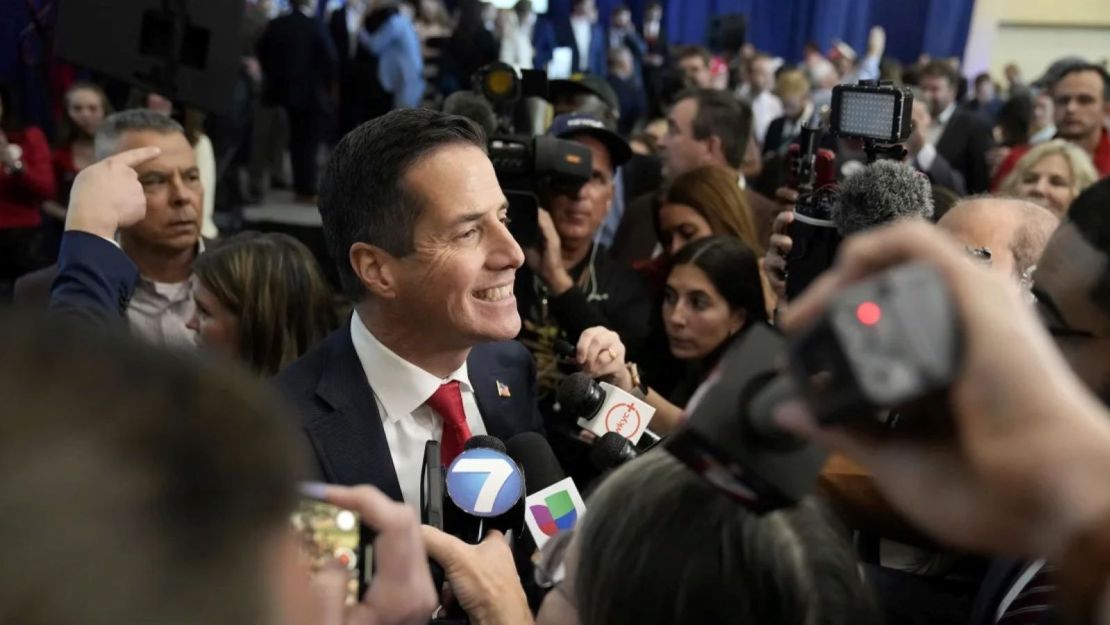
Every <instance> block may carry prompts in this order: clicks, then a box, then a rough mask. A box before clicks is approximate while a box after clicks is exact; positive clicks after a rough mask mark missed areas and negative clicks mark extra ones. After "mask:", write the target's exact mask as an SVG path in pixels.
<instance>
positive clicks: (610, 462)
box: [590, 432, 640, 471]
mask: <svg viewBox="0 0 1110 625" xmlns="http://www.w3.org/2000/svg"><path fill="white" fill-rule="evenodd" d="M639 456H640V452H639V451H637V450H636V447H635V446H634V445H633V444H632V441H630V440H628V439H627V438H625V437H623V436H621V435H620V434H617V433H616V432H606V433H605V434H604V435H603V436H602V437H601V438H599V439H597V440H596V441H594V444H593V448H592V449H590V463H591V464H593V465H594V467H596V468H597V469H598V470H600V471H605V470H607V469H615V468H617V467H619V466H620V465H622V464H624V463H626V462H628V461H629V460H635V459H636V458H638V457H639Z"/></svg>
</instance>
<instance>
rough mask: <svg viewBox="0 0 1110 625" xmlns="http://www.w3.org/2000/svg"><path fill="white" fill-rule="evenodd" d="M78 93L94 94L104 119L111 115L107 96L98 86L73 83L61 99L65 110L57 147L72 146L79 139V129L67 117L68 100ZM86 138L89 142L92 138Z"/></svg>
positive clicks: (89, 83)
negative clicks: (98, 100)
mask: <svg viewBox="0 0 1110 625" xmlns="http://www.w3.org/2000/svg"><path fill="white" fill-rule="evenodd" d="M78 91H91V92H93V93H94V94H96V97H97V98H99V99H100V107H101V108H102V109H103V110H104V117H108V116H109V115H111V114H112V103H111V102H109V101H108V96H107V95H106V94H105V93H104V90H103V89H101V88H100V85H98V84H96V83H91V82H83V81H78V82H75V83H73V84H72V85H70V87H69V89H66V93H65V96H64V97H63V98H62V102H63V104H64V108H65V110H64V112H63V114H62V130H61V132H59V133H58V145H59V146H70V145H73V142H74V141H77V139H79V138H81V129H80V128H78V127H77V124H75V123H73V120H72V119H70V117H69V98H70V96H71V95H73V94H74V93H76V92H78ZM86 138H87V139H89V140H91V139H92V137H86Z"/></svg>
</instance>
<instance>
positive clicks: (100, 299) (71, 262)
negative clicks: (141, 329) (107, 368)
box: [50, 231, 139, 325]
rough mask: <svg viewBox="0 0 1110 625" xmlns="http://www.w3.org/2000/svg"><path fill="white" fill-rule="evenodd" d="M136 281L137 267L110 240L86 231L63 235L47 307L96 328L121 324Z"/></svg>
mask: <svg viewBox="0 0 1110 625" xmlns="http://www.w3.org/2000/svg"><path fill="white" fill-rule="evenodd" d="M138 280H139V268H138V267H136V266H135V263H133V262H131V259H130V258H128V257H127V254H124V253H123V250H121V249H120V248H119V247H117V246H116V245H114V244H113V243H112V242H111V241H107V240H105V239H102V238H100V237H98V236H96V235H94V234H89V233H87V232H76V231H70V232H66V233H65V234H64V235H63V236H62V245H61V248H60V249H59V251H58V267H57V276H56V277H54V280H53V285H52V286H51V290H50V308H51V309H52V310H54V311H58V312H62V313H64V314H66V315H69V316H71V317H80V318H82V319H84V320H87V321H90V322H93V323H96V324H98V325H103V324H109V325H111V324H123V323H124V320H125V314H126V311H127V304H128V302H130V301H131V295H132V294H133V293H134V292H135V285H136V284H137V283H138Z"/></svg>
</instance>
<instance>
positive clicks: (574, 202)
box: [514, 113, 651, 424]
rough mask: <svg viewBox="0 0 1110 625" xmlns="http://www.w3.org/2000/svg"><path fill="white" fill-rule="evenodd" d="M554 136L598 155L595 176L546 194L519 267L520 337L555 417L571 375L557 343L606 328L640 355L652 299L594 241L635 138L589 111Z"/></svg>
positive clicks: (558, 126)
mask: <svg viewBox="0 0 1110 625" xmlns="http://www.w3.org/2000/svg"><path fill="white" fill-rule="evenodd" d="M548 134H550V135H552V136H555V137H559V138H560V139H566V140H569V141H574V142H576V143H580V144H582V145H585V146H586V147H588V148H589V150H590V154H591V156H592V160H593V163H592V170H593V174H592V176H591V178H590V180H589V182H587V183H586V184H585V185H584V186H583V187H582V188H581V189H579V190H577V191H575V192H567V191H566V190H560V191H554V190H552V191H547V192H542V193H541V195H540V205H541V208H540V214H539V224H540V232H541V233H542V234H543V240H542V241H541V242H540V244H539V247H538V248H535V249H527V248H526V249H525V250H524V255H525V258H526V261H527V262H526V264H525V266H524V267H521V268H520V269H519V270H517V276H516V284H515V287H514V291H515V295H516V300H517V306H518V308H519V309H520V316H521V320H522V321H523V324H522V327H521V334H520V337H519V339H520V340H521V341H522V342H523V343H524V344H525V345H526V346H527V347H528V348H529V349H530V350H531V351H532V353H533V355H534V356H535V357H536V365H537V369H538V372H539V387H540V389H539V390H540V398H541V399H540V406H541V410H544V408H545V407H546V408H548V410H547V411H546V412H547V413H548V415H547V416H548V417H550V416H551V415H550V407H551V405H552V403H553V400H554V390H555V388H556V386H557V385H558V382H559V380H561V379H562V377H563V376H564V375H565V374H566V373H567V372H566V371H560V370H559V366H558V364H557V363H556V358H555V352H554V349H553V346H554V342H555V341H556V340H557V339H561V340H564V341H567V342H569V343H570V344H572V345H573V344H575V343H576V342H577V341H578V336H579V334H581V333H582V331H583V330H585V329H587V328H590V327H593V326H605V327H607V328H609V329H610V330H613V331H614V332H617V333H618V334H620V336H621V340H622V341H623V342H624V344H625V345H626V346H628V349H629V351H630V352H633V353H635V351H636V350H637V349H638V348H640V347H641V346H642V345H643V343H644V340H645V338H646V336H647V329H648V326H649V324H650V321H651V299H650V296H649V295H648V292H647V289H646V287H645V286H644V284H643V282H642V281H641V279H640V277H639V275H638V274H637V273H636V272H634V271H632V269H631V268H629V267H628V266H626V265H623V264H621V263H620V262H619V261H616V260H613V259H611V258H610V257H609V254H608V253H607V250H605V248H604V246H602V245H600V244H598V243H596V242H595V236H596V234H597V231H598V228H599V227H600V226H601V223H602V221H603V220H604V219H605V215H606V213H607V212H608V210H609V205H610V202H611V201H612V199H613V177H614V174H615V172H616V169H617V167H619V166H620V165H621V164H622V163H624V162H625V161H627V160H628V159H629V158H630V157H631V156H632V150H631V148H630V147H629V146H628V143H627V142H626V141H625V140H624V139H622V138H621V137H620V136H619V135H617V134H616V133H615V132H613V131H612V130H610V129H609V128H608V127H607V126H606V125H605V124H604V123H603V122H602V121H601V120H600V119H598V118H597V117H595V116H593V115H589V114H584V113H572V114H568V115H560V116H558V117H556V118H555V121H554V123H553V124H552V126H551V129H550V130H549V131H548ZM633 358H634V356H633ZM549 422H550V421H549ZM570 423H571V424H573V420H571V421H570Z"/></svg>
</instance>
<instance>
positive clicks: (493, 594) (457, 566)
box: [421, 525, 532, 625]
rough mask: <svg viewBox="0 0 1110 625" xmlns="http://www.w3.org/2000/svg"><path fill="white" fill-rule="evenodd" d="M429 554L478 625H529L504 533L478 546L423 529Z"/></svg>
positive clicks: (492, 534)
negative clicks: (440, 567) (441, 569)
mask: <svg viewBox="0 0 1110 625" xmlns="http://www.w3.org/2000/svg"><path fill="white" fill-rule="evenodd" d="M421 532H422V533H423V538H424V544H425V545H426V546H427V547H428V554H429V555H431V557H432V559H433V560H435V561H436V562H437V563H439V565H440V566H442V567H443V570H444V572H445V573H446V575H447V582H448V583H449V584H450V585H451V592H452V593H453V594H454V595H455V599H457V600H458V602H459V605H460V606H462V608H463V610H465V611H466V614H467V616H468V617H470V621H471V622H473V623H476V624H477V625H527V624H528V623H531V622H532V612H531V610H530V609H529V608H528V599H527V597H525V595H524V588H523V587H522V586H521V585H520V579H519V578H518V577H517V571H516V565H515V564H514V563H513V554H512V551H510V550H509V545H508V544H507V543H506V542H505V536H504V534H502V533H501V532H499V531H497V530H494V531H491V532H490V533H489V534H487V535H486V537H485V538H484V539H483V540H482V542H481V543H479V544H477V545H468V544H467V543H464V542H463V541H461V540H459V539H458V538H455V537H454V536H451V535H450V534H445V533H444V532H441V531H440V530H438V529H436V528H434V527H430V526H427V525H425V526H423V527H422V528H421Z"/></svg>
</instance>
